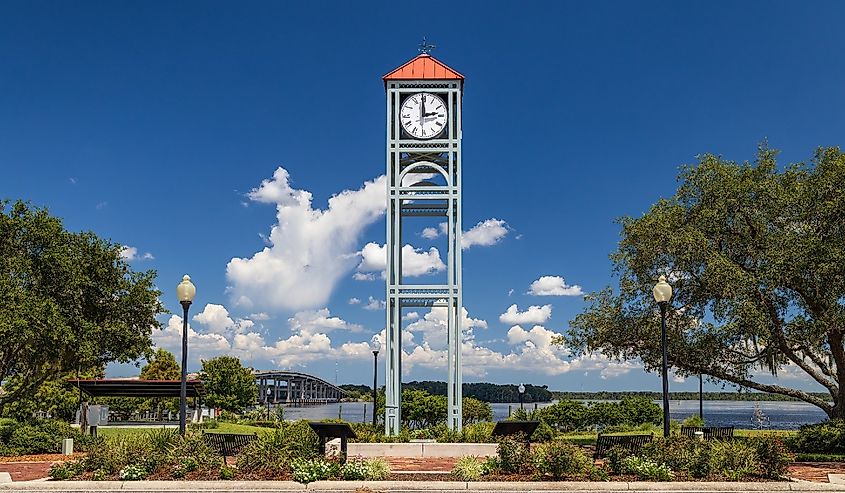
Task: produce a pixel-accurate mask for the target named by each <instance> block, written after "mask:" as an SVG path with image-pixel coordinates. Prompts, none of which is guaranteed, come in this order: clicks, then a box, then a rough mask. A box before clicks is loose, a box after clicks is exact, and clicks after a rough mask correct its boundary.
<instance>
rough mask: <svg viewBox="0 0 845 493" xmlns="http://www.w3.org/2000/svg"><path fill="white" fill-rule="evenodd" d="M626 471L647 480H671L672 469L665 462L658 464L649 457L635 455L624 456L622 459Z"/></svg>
mask: <svg viewBox="0 0 845 493" xmlns="http://www.w3.org/2000/svg"><path fill="white" fill-rule="evenodd" d="M623 465H624V469H625V471H626V472H629V473H631V474H635V475H636V476H637V478H639V479H642V480H647V481H671V480H672V477H673V474H672V470H671V469H669V466H667V465H666V464H658V463H657V462H655V461H653V460H651V459H644V458H642V457H637V456H635V455H632V456H629V457H626V458H625V460H624V461H623Z"/></svg>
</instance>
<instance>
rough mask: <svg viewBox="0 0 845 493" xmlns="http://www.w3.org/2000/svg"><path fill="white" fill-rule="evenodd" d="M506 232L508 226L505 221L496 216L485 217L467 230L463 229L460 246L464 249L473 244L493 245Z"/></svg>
mask: <svg viewBox="0 0 845 493" xmlns="http://www.w3.org/2000/svg"><path fill="white" fill-rule="evenodd" d="M507 234H508V228H507V224H506V223H505V221H502V220H501V219H496V218H493V219H487V220H486V221H481V222H480V223H478V224H476V225H475V226H473V227H472V229H470V230H469V231H464V233H463V235H462V236H461V248H462V249H463V250H466V249H467V248H469V247H472V246H475V245H479V246H490V245H495V244H496V243H498V242H499V241H500V240H501V239H502V238H504V237H505V236H506V235H507Z"/></svg>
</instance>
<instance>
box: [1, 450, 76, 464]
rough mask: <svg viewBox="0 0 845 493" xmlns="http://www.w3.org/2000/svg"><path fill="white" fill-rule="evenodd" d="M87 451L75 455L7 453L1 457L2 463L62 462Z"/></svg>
mask: <svg viewBox="0 0 845 493" xmlns="http://www.w3.org/2000/svg"><path fill="white" fill-rule="evenodd" d="M84 456H85V452H76V453H74V454H73V455H62V454H37V455H7V456H2V457H0V463H4V462H62V461H66V460H74V459H81V458H82V457H84Z"/></svg>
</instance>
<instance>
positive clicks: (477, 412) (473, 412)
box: [461, 397, 493, 424]
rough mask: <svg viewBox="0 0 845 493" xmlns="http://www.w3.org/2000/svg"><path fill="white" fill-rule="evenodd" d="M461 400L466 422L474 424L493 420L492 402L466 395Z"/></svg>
mask: <svg viewBox="0 0 845 493" xmlns="http://www.w3.org/2000/svg"><path fill="white" fill-rule="evenodd" d="M461 402H462V406H461V409H462V411H461V413H462V416H463V420H464V423H466V424H472V423H479V422H482V421H492V420H493V407H492V406H490V403H488V402H484V401H481V400H478V399H476V398H474V397H464V398H463V399H462V401H461Z"/></svg>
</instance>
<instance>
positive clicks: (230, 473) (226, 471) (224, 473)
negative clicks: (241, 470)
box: [219, 464, 235, 481]
mask: <svg viewBox="0 0 845 493" xmlns="http://www.w3.org/2000/svg"><path fill="white" fill-rule="evenodd" d="M219 477H220V479H224V480H226V481H228V480H232V479H235V469H234V468H233V467H229V466H227V465H225V464H224V465H222V466H220V473H219Z"/></svg>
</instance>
